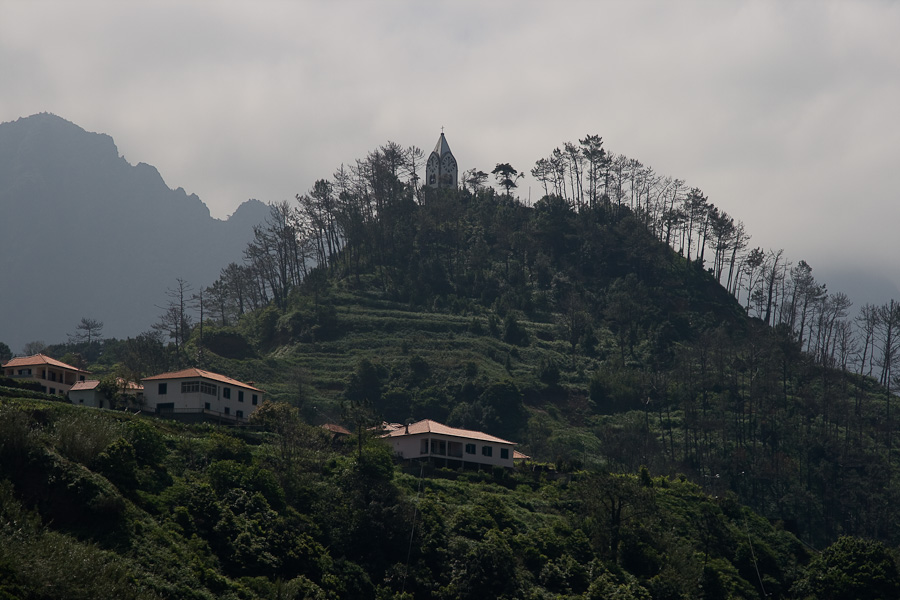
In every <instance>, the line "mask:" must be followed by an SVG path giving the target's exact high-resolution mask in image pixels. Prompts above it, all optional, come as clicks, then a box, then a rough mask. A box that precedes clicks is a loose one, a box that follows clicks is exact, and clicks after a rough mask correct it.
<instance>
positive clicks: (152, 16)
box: [0, 0, 900, 302]
mask: <svg viewBox="0 0 900 600" xmlns="http://www.w3.org/2000/svg"><path fill="white" fill-rule="evenodd" d="M898 40H900V3H897V2H887V1H885V2H876V1H865V0H854V1H849V0H847V1H844V2H827V1H815V2H813V1H801V0H798V1H792V2H766V1H748V2H741V1H725V2H718V1H716V2H714V1H712V0H705V1H699V2H695V1H689V0H680V1H678V2H670V1H649V0H648V1H641V0H628V1H621V2H619V1H584V2H582V1H576V0H560V1H552V2H550V1H542V2H532V1H528V0H519V1H515V2H513V1H503V0H492V1H490V2H483V1H477V2H476V1H466V0H457V1H454V2H414V1H400V0H396V1H392V0H384V1H379V2H373V1H365V2H363V1H350V0H337V1H334V0H332V1H322V2H312V1H308V2H307V1H296V2H274V1H266V0H263V1H254V2H249V1H247V2H240V1H216V2H214V1H212V0H203V1H197V0H178V1H177V2H165V1H153V2H150V1H130V2H120V1H118V0H117V1H103V2H98V1H91V0H81V1H79V2H71V1H68V0H66V1H44V0H0V122H6V121H12V120H15V119H17V118H19V117H25V116H28V115H31V114H34V113H38V112H51V113H54V114H56V115H59V116H61V117H63V118H65V119H67V120H69V121H72V122H74V123H76V124H77V125H79V126H81V127H83V128H84V129H86V130H88V131H96V132H101V133H106V134H109V135H110V136H112V137H113V139H114V140H115V142H116V144H117V146H118V149H119V152H120V154H122V155H123V156H124V157H125V158H126V159H127V160H128V161H129V162H131V163H132V164H136V163H138V162H145V163H149V164H151V165H153V166H155V167H156V168H157V169H158V170H159V172H160V173H161V175H162V176H163V178H164V179H165V181H166V183H167V184H168V185H169V186H170V187H172V188H177V187H183V188H184V189H185V190H186V191H187V192H188V193H194V194H197V195H198V196H199V197H200V198H201V199H202V200H203V201H204V202H205V203H206V204H207V206H209V208H210V211H211V213H212V215H213V216H215V217H217V218H226V217H227V216H228V215H230V214H231V213H232V212H234V210H235V209H236V208H237V206H238V205H239V204H240V203H241V202H243V201H245V200H247V199H249V198H256V199H259V200H262V201H264V202H275V201H280V200H286V199H292V198H293V197H294V196H295V195H296V194H298V193H304V192H306V191H308V190H309V189H310V188H311V187H312V185H313V183H314V182H315V180H317V179H322V178H329V177H330V176H331V174H332V173H333V172H334V170H335V169H336V168H337V167H338V166H339V165H341V164H342V163H344V164H348V163H352V162H353V161H354V160H355V159H357V158H362V157H363V156H365V155H366V154H367V153H368V152H369V151H371V150H374V149H375V148H377V147H378V146H379V145H381V144H383V143H385V142H387V141H394V142H398V143H400V144H401V145H403V146H409V145H416V146H419V147H420V148H422V149H423V150H425V151H426V153H427V152H430V150H431V149H432V148H433V147H434V145H435V143H436V141H437V139H438V136H439V134H440V131H441V128H442V127H443V128H444V131H445V134H446V136H447V140H448V142H449V144H450V147H451V149H452V150H453V153H454V155H455V156H456V158H457V160H458V162H459V166H460V171H463V170H466V169H469V168H472V167H475V168H478V169H481V170H484V171H490V170H491V169H492V168H493V166H494V165H496V164H497V163H500V162H508V163H510V164H512V165H513V166H514V167H515V168H517V169H518V170H520V171H523V172H525V173H528V172H529V171H530V170H531V168H532V167H533V166H534V163H535V161H537V160H538V159H540V158H542V157H546V156H548V155H549V154H550V153H551V152H552V150H553V149H554V148H555V147H557V146H559V147H561V146H562V145H563V144H564V143H565V142H577V140H578V139H579V138H583V137H584V136H585V135H587V134H596V135H600V136H602V137H603V140H604V144H605V147H606V149H607V150H608V151H611V152H614V153H616V154H624V155H626V156H628V157H629V158H635V159H638V160H640V161H641V162H642V163H643V164H645V165H647V166H651V167H653V169H654V170H655V171H656V172H657V173H658V174H660V175H664V176H666V175H667V176H672V177H677V178H680V179H683V180H685V181H686V183H687V185H689V186H693V187H698V188H700V189H701V190H702V191H703V192H704V194H706V195H707V196H708V198H709V201H710V202H712V203H713V204H715V205H716V206H718V207H719V208H720V209H721V210H724V211H726V212H728V213H729V214H730V215H731V216H733V217H734V218H735V219H736V220H741V221H743V222H744V224H745V226H746V228H747V230H748V232H749V233H750V234H751V235H752V239H751V244H752V245H754V246H760V247H762V248H764V249H769V248H772V249H777V248H783V249H784V251H785V256H786V257H787V258H788V260H790V261H791V262H794V263H796V262H797V261H799V260H801V259H802V260H806V261H807V262H808V263H810V264H811V265H812V266H813V269H814V274H817V273H823V272H827V273H830V274H832V275H833V276H835V277H837V275H835V274H837V273H839V272H841V271H843V272H844V273H845V275H846V274H847V273H851V274H854V275H856V276H857V277H862V274H863V273H867V274H870V275H871V277H875V278H881V279H882V280H884V281H882V283H886V284H887V287H886V288H885V289H887V292H885V293H890V292H891V291H892V290H896V286H897V285H898V284H900V268H898V261H897V257H898V256H900V236H898V235H896V231H897V223H900V202H898V193H897V191H896V190H897V185H896V183H895V181H894V176H895V173H896V172H897V168H896V163H897V161H898V158H900V116H898V111H900V41H898ZM539 189H540V185H539V184H538V182H536V181H535V180H534V178H533V177H531V176H530V174H529V175H527V176H526V178H525V179H524V180H522V181H521V182H520V186H519V194H520V196H521V197H523V198H526V199H527V197H528V196H529V195H530V196H531V199H532V200H536V199H537V197H538V195H539ZM848 281H849V280H848ZM869 284H872V281H869ZM845 285H847V284H845ZM851 285H855V284H851ZM859 285H862V284H859ZM857 291H858V292H859V290H857ZM859 294H862V292H859ZM852 297H853V294H851V298H852ZM865 300H866V301H868V300H869V299H868V298H865ZM882 300H883V301H886V300H887V298H884V299H882ZM857 301H858V302H859V301H860V300H859V298H857Z"/></svg>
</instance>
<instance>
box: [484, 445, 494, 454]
mask: <svg viewBox="0 0 900 600" xmlns="http://www.w3.org/2000/svg"><path fill="white" fill-rule="evenodd" d="M481 455H482V456H493V455H494V448H493V447H492V446H482V447H481Z"/></svg>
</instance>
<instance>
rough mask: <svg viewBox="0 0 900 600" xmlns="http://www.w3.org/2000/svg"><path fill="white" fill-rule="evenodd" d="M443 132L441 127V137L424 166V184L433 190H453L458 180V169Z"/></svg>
mask: <svg viewBox="0 0 900 600" xmlns="http://www.w3.org/2000/svg"><path fill="white" fill-rule="evenodd" d="M443 130H444V128H443V127H441V137H439V138H438V141H437V144H435V146H434V151H432V153H431V155H430V156H429V157H428V162H427V163H426V164H425V184H426V185H428V186H429V187H434V188H437V187H453V188H455V187H456V185H457V180H458V178H459V169H458V167H457V164H456V158H455V157H454V156H453V152H451V151H450V144H448V143H447V138H446V137H445V136H444V131H443Z"/></svg>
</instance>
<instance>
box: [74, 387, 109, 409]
mask: <svg viewBox="0 0 900 600" xmlns="http://www.w3.org/2000/svg"><path fill="white" fill-rule="evenodd" d="M69 402H71V403H72V404H75V405H76V406H90V407H93V408H110V403H109V400H106V398H105V397H104V396H103V394H101V393H100V392H98V391H97V390H96V389H93V390H75V391H70V392H69ZM101 403H102V404H101Z"/></svg>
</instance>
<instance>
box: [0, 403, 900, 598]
mask: <svg viewBox="0 0 900 600" xmlns="http://www.w3.org/2000/svg"><path fill="white" fill-rule="evenodd" d="M262 410H263V412H262V413H261V414H260V417H263V418H258V419H257V422H258V423H260V424H262V425H264V426H266V428H267V429H269V430H270V431H269V432H266V431H256V432H249V431H243V432H242V431H224V430H216V429H210V428H204V427H196V426H194V427H187V426H179V425H177V424H173V423H166V422H161V421H155V420H147V419H144V418H136V417H131V416H128V415H122V414H116V413H112V412H108V411H86V410H81V409H78V408H76V407H71V406H66V405H63V404H59V403H51V402H42V401H38V400H24V399H19V400H15V399H13V400H11V399H9V398H6V399H4V400H3V401H2V403H0V417H2V418H0V458H2V460H0V474H2V480H0V500H2V501H0V516H2V518H0V594H2V595H3V597H4V598H60V597H66V598H91V597H94V598H96V597H103V598H111V597H117V598H139V599H145V598H146V599H150V598H164V597H178V598H198V599H199V598H244V599H255V598H272V599H274V598H298V599H299V598H375V597H377V598H398V599H399V598H484V597H486V595H489V596H490V597H492V598H514V597H517V598H518V597H529V598H551V597H553V598H560V597H565V598H606V597H610V594H615V597H618V598H648V597H653V598H678V597H708V598H724V597H730V598H748V599H749V598H757V597H761V596H764V595H765V596H768V597H776V598H781V597H802V596H801V595H797V594H802V593H804V592H805V591H813V592H814V591H815V590H816V589H817V587H816V586H818V589H823V588H822V587H821V583H818V582H816V581H815V574H816V573H817V572H818V571H816V569H821V568H822V567H819V566H817V563H816V562H815V561H813V563H811V565H810V567H808V568H807V567H804V565H805V564H806V563H807V561H808V558H809V556H808V553H807V551H806V550H805V549H804V548H803V546H802V545H801V544H800V543H799V541H798V540H797V539H796V538H794V537H793V536H792V535H791V534H789V533H788V532H786V531H784V530H782V529H779V528H776V527H773V526H772V525H771V524H769V523H768V522H767V521H766V520H764V519H761V518H759V517H758V516H756V515H754V514H752V513H751V512H750V511H748V510H747V509H745V508H742V507H741V506H740V505H739V504H738V503H737V502H736V501H735V498H734V496H733V495H727V496H726V497H723V498H720V499H714V498H711V497H708V496H706V495H704V494H703V493H702V492H701V490H700V488H699V487H698V486H696V485H694V484H691V483H688V482H686V481H684V480H683V478H682V479H671V478H666V477H655V478H651V477H650V476H649V475H648V474H647V473H646V471H643V472H642V473H641V474H640V475H636V476H631V475H628V476H610V475H603V474H596V473H587V472H580V473H576V474H572V475H569V476H565V477H554V478H552V479H548V478H547V476H546V474H543V473H541V472H539V471H538V472H532V471H530V470H528V469H524V470H520V471H517V472H506V471H505V470H504V469H499V470H495V471H493V472H476V471H472V472H464V473H460V472H455V471H448V470H432V469H431V468H429V469H428V471H427V473H426V472H425V471H421V470H419V469H415V470H412V471H401V470H398V469H396V468H395V467H394V466H393V465H392V463H391V459H390V457H389V455H388V454H387V448H386V446H384V445H382V444H381V443H380V442H378V441H377V440H369V441H368V442H367V443H366V445H365V452H364V453H363V456H362V458H361V459H356V458H355V455H354V453H352V452H351V453H350V454H348V453H347V451H346V448H350V449H351V450H352V449H354V448H355V444H353V443H352V442H351V443H349V444H348V445H347V446H346V447H345V446H344V445H342V444H340V443H338V444H337V445H335V444H334V443H333V442H330V441H329V439H328V438H327V436H326V435H325V432H324V431H323V430H321V429H318V428H311V427H308V426H306V425H304V424H303V423H302V422H301V421H300V420H299V419H298V418H297V417H296V414H292V413H291V412H290V411H286V410H284V409H283V407H280V408H279V407H276V406H274V405H273V406H267V407H265V408H264V409H262ZM263 415H265V416H263ZM848 543H849V542H845V543H844V546H839V547H836V548H835V549H834V550H833V552H835V553H837V552H843V553H844V554H843V556H845V557H846V556H848V555H851V552H850V551H852V550H856V552H857V553H858V554H859V556H854V559H856V560H862V561H867V563H869V564H870V565H872V566H873V568H882V569H883V568H885V565H886V566H887V568H888V571H886V572H885V577H886V578H888V579H885V580H879V579H877V577H871V578H866V579H863V580H860V581H859V582H855V584H856V585H868V586H869V587H868V588H866V589H868V590H869V591H870V592H873V593H876V592H877V591H878V590H876V589H875V588H873V587H872V584H873V582H875V583H878V584H880V585H881V586H882V587H883V588H884V590H886V593H890V592H894V591H896V590H897V589H898V577H897V574H896V573H895V572H894V573H893V574H891V572H890V568H891V565H892V564H893V563H892V558H891V555H890V554H889V552H888V551H887V550H886V549H885V548H884V547H882V546H880V545H878V544H868V546H866V547H865V548H863V549H864V550H865V551H866V552H868V554H865V553H863V552H860V551H859V550H858V549H855V548H853V547H851V548H850V549H849V550H848V549H847V548H846V546H847V545H848ZM76 565H77V566H76ZM848 568H852V565H850V566H849V567H848ZM792 589H793V590H794V592H792V591H791V590H792ZM795 592H796V594H795ZM870 597H873V598H875V597H887V596H878V595H877V594H876V595H872V596H870Z"/></svg>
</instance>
